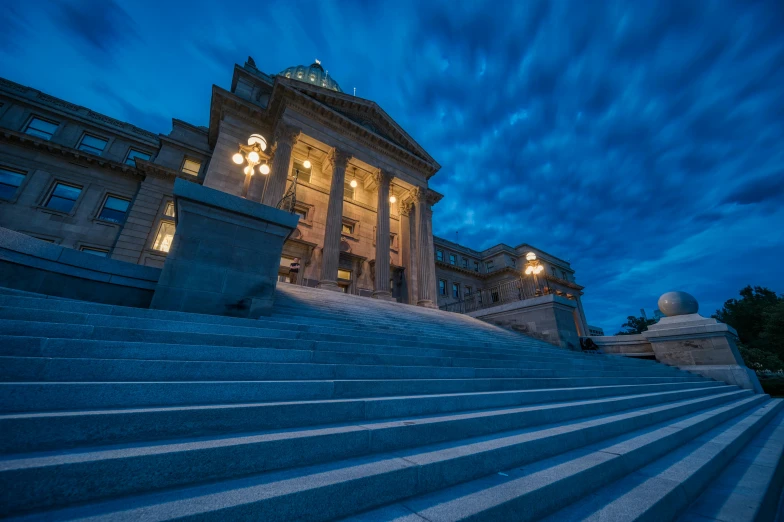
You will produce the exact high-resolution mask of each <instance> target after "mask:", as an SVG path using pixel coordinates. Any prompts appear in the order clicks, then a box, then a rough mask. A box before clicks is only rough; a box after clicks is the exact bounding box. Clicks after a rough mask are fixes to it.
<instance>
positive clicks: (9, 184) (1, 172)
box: [0, 168, 25, 199]
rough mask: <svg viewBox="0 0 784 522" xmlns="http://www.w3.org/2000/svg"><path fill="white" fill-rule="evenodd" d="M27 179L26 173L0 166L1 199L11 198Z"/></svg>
mask: <svg viewBox="0 0 784 522" xmlns="http://www.w3.org/2000/svg"><path fill="white" fill-rule="evenodd" d="M24 179H25V174H24V173H22V172H17V171H15V170H8V169H5V168H0V199H11V198H12V197H13V195H14V194H16V189H18V188H19V185H21V184H22V182H23V181H24Z"/></svg>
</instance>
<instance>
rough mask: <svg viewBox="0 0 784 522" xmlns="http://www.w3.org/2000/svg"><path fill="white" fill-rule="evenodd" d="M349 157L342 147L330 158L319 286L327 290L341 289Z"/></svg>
mask: <svg viewBox="0 0 784 522" xmlns="http://www.w3.org/2000/svg"><path fill="white" fill-rule="evenodd" d="M349 159H351V154H350V153H348V152H346V151H344V150H340V149H334V150H333V152H332V155H331V156H330V158H329V159H328V161H330V162H332V183H331V185H330V187H329V205H327V223H326V227H325V229H324V248H323V249H322V254H321V280H320V281H319V283H318V288H326V289H327V290H335V291H340V287H339V286H338V282H337V280H338V261H339V260H340V232H341V230H342V228H343V185H344V184H345V182H346V166H347V165H348V160H349ZM387 226H389V225H387ZM387 242H389V239H387Z"/></svg>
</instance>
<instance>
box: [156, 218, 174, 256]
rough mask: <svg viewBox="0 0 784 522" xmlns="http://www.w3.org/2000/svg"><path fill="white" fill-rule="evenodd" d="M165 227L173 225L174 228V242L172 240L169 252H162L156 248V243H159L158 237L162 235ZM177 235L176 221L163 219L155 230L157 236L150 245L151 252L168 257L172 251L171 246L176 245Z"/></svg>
mask: <svg viewBox="0 0 784 522" xmlns="http://www.w3.org/2000/svg"><path fill="white" fill-rule="evenodd" d="M164 225H171V226H172V227H174V233H172V240H171V243H169V249H168V250H161V249H159V248H155V243H157V242H158V236H160V235H161V230H162V229H163V227H164ZM176 233H177V225H176V224H175V222H174V221H172V220H170V219H161V220H160V221H159V222H158V226H157V227H156V229H155V234H153V236H152V244H151V245H150V250H152V251H153V252H157V253H158V254H161V255H168V254H169V252H170V251H171V245H172V243H174V235H175V234H176Z"/></svg>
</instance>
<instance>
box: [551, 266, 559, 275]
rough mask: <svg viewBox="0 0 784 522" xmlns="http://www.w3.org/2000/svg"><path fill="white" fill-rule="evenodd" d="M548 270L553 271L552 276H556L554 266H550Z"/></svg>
mask: <svg viewBox="0 0 784 522" xmlns="http://www.w3.org/2000/svg"><path fill="white" fill-rule="evenodd" d="M550 271H551V272H552V273H553V277H558V275H557V274H556V273H555V267H554V266H551V267H550Z"/></svg>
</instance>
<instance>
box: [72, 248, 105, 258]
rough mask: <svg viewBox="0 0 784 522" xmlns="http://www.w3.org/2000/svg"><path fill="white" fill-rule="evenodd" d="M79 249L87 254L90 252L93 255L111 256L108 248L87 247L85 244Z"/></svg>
mask: <svg viewBox="0 0 784 522" xmlns="http://www.w3.org/2000/svg"><path fill="white" fill-rule="evenodd" d="M79 250H81V251H82V252H84V253H85V254H90V255H93V256H98V257H109V251H108V250H104V249H102V248H92V247H85V246H83V247H82V248H80V249H79Z"/></svg>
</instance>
